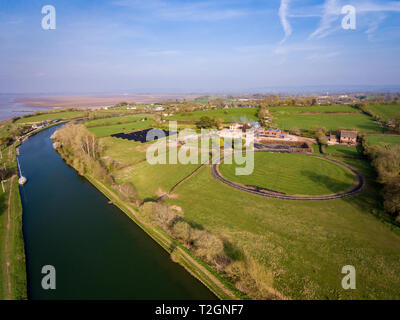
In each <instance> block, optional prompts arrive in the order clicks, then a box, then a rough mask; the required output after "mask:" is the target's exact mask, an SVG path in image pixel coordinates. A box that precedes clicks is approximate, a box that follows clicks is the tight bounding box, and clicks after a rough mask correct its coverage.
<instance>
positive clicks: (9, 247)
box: [0, 145, 27, 300]
mask: <svg viewBox="0 0 400 320" xmlns="http://www.w3.org/2000/svg"><path fill="white" fill-rule="evenodd" d="M1 159H2V164H4V165H5V167H6V169H7V171H8V172H10V175H11V177H8V179H7V180H6V181H5V182H4V183H3V186H4V192H3V188H2V187H0V192H1V196H0V206H1V207H0V230H2V232H1V233H0V247H1V248H0V300H24V299H26V298H27V280H26V262H25V246H24V238H23V233H22V205H21V198H20V194H19V188H18V176H17V174H16V172H17V162H16V151H15V145H11V146H9V147H8V148H6V149H5V150H3V151H2V157H1Z"/></svg>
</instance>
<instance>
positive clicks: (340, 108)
mask: <svg viewBox="0 0 400 320" xmlns="http://www.w3.org/2000/svg"><path fill="white" fill-rule="evenodd" d="M268 109H269V111H270V112H272V113H278V114H285V113H288V114H302V113H303V114H304V113H316V114H317V113H336V114H337V113H360V110H358V109H356V108H353V107H351V106H349V105H331V106H307V107H287V106H279V107H268Z"/></svg>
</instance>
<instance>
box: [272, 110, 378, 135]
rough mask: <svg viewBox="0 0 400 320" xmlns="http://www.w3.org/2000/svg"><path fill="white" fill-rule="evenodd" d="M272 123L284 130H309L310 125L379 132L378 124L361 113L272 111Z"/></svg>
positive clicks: (330, 128) (331, 129)
mask: <svg viewBox="0 0 400 320" xmlns="http://www.w3.org/2000/svg"><path fill="white" fill-rule="evenodd" d="M273 116H274V119H273V123H274V124H275V125H276V126H277V127H279V128H281V129H284V130H290V129H293V128H297V129H301V130H309V129H310V128H312V127H324V128H326V129H328V130H330V131H334V130H338V129H348V130H353V129H354V130H357V131H359V132H381V131H382V129H381V128H380V127H379V125H378V124H377V123H376V122H375V121H374V120H373V119H372V118H371V117H369V116H367V115H365V114H362V113H349V114H334V113H315V114H298V113H274V114H273Z"/></svg>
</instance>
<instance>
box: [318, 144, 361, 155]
mask: <svg viewBox="0 0 400 320" xmlns="http://www.w3.org/2000/svg"><path fill="white" fill-rule="evenodd" d="M324 153H326V154H332V155H335V156H344V157H360V156H362V153H361V147H360V146H346V145H333V146H328V147H326V148H325V152H324Z"/></svg>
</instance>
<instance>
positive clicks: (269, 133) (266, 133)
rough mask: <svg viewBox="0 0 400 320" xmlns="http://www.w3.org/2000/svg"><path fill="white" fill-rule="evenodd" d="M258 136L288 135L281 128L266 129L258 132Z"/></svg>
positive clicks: (282, 137) (283, 136)
mask: <svg viewBox="0 0 400 320" xmlns="http://www.w3.org/2000/svg"><path fill="white" fill-rule="evenodd" d="M258 136H259V137H269V138H279V139H286V138H288V136H289V133H288V132H284V131H282V130H281V129H271V128H270V129H267V130H262V131H261V132H258Z"/></svg>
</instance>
